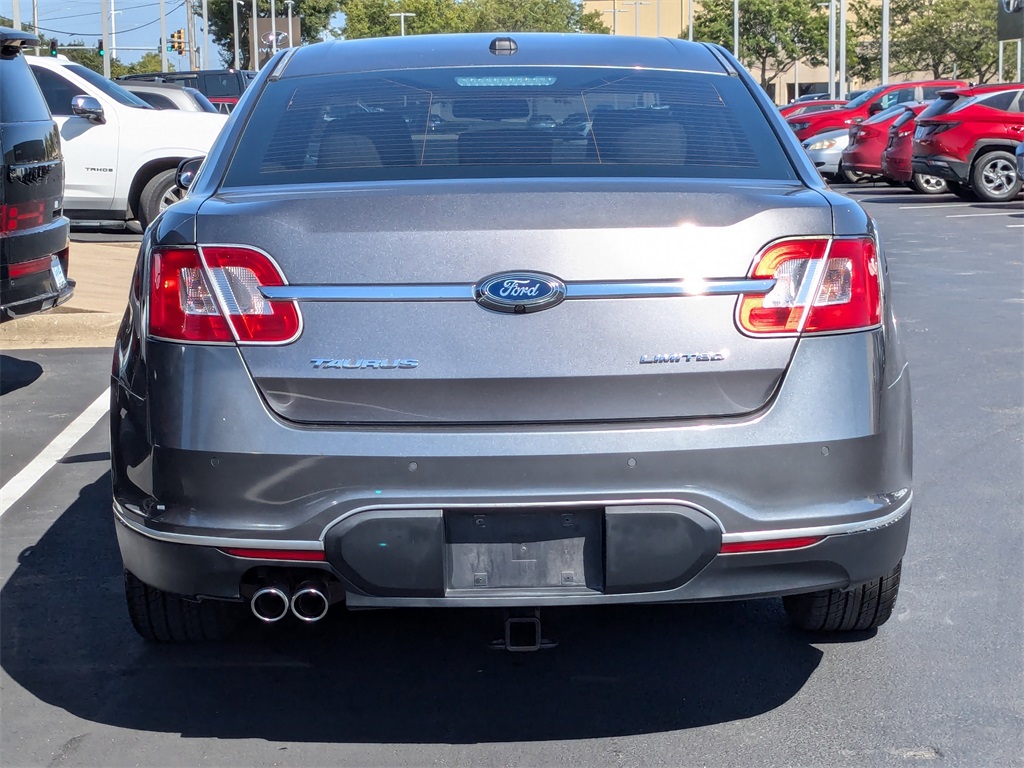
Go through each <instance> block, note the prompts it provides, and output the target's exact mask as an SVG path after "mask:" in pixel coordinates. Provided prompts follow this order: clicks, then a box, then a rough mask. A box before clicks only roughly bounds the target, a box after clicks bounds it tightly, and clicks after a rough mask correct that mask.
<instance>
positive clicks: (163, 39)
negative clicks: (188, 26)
mask: <svg viewBox="0 0 1024 768" xmlns="http://www.w3.org/2000/svg"><path fill="white" fill-rule="evenodd" d="M160 71H161V72H166V71H167V14H166V13H165V12H164V0H160Z"/></svg>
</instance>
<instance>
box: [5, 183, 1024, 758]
mask: <svg viewBox="0 0 1024 768" xmlns="http://www.w3.org/2000/svg"><path fill="white" fill-rule="evenodd" d="M842 189H843V190H844V191H847V192H849V193H850V194H851V195H852V196H854V197H855V198H857V199H858V200H860V201H861V203H862V204H863V205H864V206H865V207H866V208H867V210H868V211H869V212H870V213H871V214H872V215H874V216H875V217H876V219H877V220H878V222H879V226H880V229H881V232H882V236H883V238H884V242H885V246H886V251H887V254H888V259H889V269H890V273H891V277H892V284H893V294H894V296H893V297H892V298H893V300H894V301H895V302H896V311H897V317H898V319H899V322H900V328H901V331H902V332H903V333H904V334H905V342H906V345H907V354H908V357H909V359H910V362H911V375H912V378H913V386H914V420H915V424H914V426H915V505H914V513H913V523H912V528H911V539H910V545H909V549H908V552H907V555H906V558H905V560H904V579H903V587H902V590H901V594H900V598H899V602H898V603H897V605H896V611H895V614H894V617H893V619H892V620H891V621H890V622H889V623H888V624H886V625H885V626H884V627H882V628H881V629H880V630H879V631H878V632H877V633H865V634H861V635H857V634H853V635H846V636H843V637H836V636H828V635H822V636H815V635H807V634H801V633H799V632H796V631H794V630H791V629H790V628H789V627H788V625H787V623H786V620H785V617H784V615H783V611H782V607H781V602H780V601H775V600H767V601H756V602H740V603H731V604H717V605H710V604H709V605H691V606H660V607H646V608H639V607H617V608H604V609H562V610H557V611H555V610H552V611H545V612H544V627H545V633H546V634H548V635H549V636H550V637H551V638H552V639H555V640H557V641H558V646H557V647H556V648H554V649H551V650H546V651H541V652H538V653H534V654H510V653H506V652H496V651H492V650H490V649H489V648H488V647H487V646H488V643H489V641H490V640H492V639H494V638H496V637H497V636H498V634H499V633H500V631H501V623H500V620H499V616H498V615H497V614H496V613H492V612H488V611H468V610H462V611H455V610H452V611H433V610H423V611H386V612H360V613H346V612H344V611H339V610H335V611H333V612H332V613H331V615H330V616H329V617H328V619H326V620H325V621H324V622H321V623H320V624H318V625H316V627H314V628H303V627H296V626H293V625H292V626H286V627H280V628H278V627H277V626H275V627H271V628H265V627H261V626H257V625H256V622H255V620H253V621H252V622H250V624H248V625H247V626H246V627H245V628H244V629H243V631H242V632H241V633H240V634H239V635H238V636H237V637H236V638H235V639H233V640H232V641H230V642H227V643H222V644H217V645H208V646H191V647H153V646H148V645H146V644H145V643H144V642H143V641H141V640H140V639H139V638H138V637H137V636H136V635H135V633H134V631H133V630H132V628H131V626H130V624H129V623H128V619H127V616H126V613H125V609H124V601H123V596H122V592H121V589H122V587H121V566H120V559H119V555H118V552H117V547H116V542H115V540H114V531H113V521H112V517H111V512H110V489H109V476H108V470H107V464H106V462H107V461H108V457H109V456H108V438H107V434H106V421H105V419H104V418H103V416H104V401H103V400H102V397H103V395H104V392H105V390H106V387H107V385H108V378H109V369H110V357H111V356H110V352H109V350H107V349H97V348H77V349H30V350H9V351H4V352H3V353H2V356H0V381H2V389H0V394H2V400H0V408H2V421H3V428H2V442H0V451H2V453H0V456H2V461H0V486H2V489H3V490H2V493H0V514H2V517H0V585H2V586H0V694H2V700H0V714H2V717H0V764H2V765H3V766H39V765H51V766H120V765H125V766H128V765H132V766H135V765H138V766H179V765H181V766H184V765H217V766H226V765H238V766H243V765H244V766H256V765H260V766H262V765H268V766H269V765H304V766H317V765H358V766H427V765H439V766H451V765H474V766H510V765H524V766H568V765H573V766H575V765H580V766H583V765H594V766H603V765H614V766H632V765H644V766H648V765H650V766H703V765H706V766H757V767H758V768H760V767H763V766H905V765H912V764H918V763H921V762H924V763H934V764H942V765H951V766H952V765H955V766H1010V765H1021V764H1022V760H1024V758H1022V754H1024V741H1022V739H1024V737H1022V734H1024V693H1022V692H1024V654H1022V653H1021V648H1022V644H1021V641H1022V637H1024V615H1022V606H1024V600H1022V598H1021V593H1022V588H1024V569H1022V567H1021V552H1022V551H1024V533H1022V515H1021V512H1022V510H1024V371H1022V364H1021V361H1022V359H1024V321H1022V319H1024V292H1022V289H1024V265H1022V262H1024V203H1022V202H1021V201H1020V200H1018V201H1016V202H1014V203H1007V204H987V205H986V204H978V203H965V202H962V201H957V200H955V198H953V197H952V196H941V197H937V198H933V197H927V196H924V195H918V194H913V193H911V192H909V190H903V189H894V188H889V187H886V186H884V185H869V186H859V187H843V188H842ZM79 268H80V269H81V268H84V267H83V265H81V264H80V265H79ZM837 375H841V372H837Z"/></svg>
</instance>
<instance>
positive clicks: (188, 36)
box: [185, 2, 196, 70]
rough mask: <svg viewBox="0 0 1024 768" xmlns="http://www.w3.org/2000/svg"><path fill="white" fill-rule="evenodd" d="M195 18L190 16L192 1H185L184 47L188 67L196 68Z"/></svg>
mask: <svg viewBox="0 0 1024 768" xmlns="http://www.w3.org/2000/svg"><path fill="white" fill-rule="evenodd" d="M195 37H196V35H195V19H194V18H193V16H192V3H190V2H186V3H185V49H186V50H187V51H188V68H189V69H192V70H194V69H196V46H195V43H194V41H195Z"/></svg>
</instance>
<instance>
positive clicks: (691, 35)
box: [687, 0, 693, 43]
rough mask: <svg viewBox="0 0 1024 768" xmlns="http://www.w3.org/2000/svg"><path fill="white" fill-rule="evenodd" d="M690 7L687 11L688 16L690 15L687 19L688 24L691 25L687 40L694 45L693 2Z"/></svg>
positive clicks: (691, 1) (691, 0)
mask: <svg viewBox="0 0 1024 768" xmlns="http://www.w3.org/2000/svg"><path fill="white" fill-rule="evenodd" d="M689 6H690V7H689V10H688V11H687V14H688V17H687V18H688V22H687V23H688V24H689V29H690V31H689V34H687V38H688V39H689V41H690V42H691V43H692V42H693V0H690V3H689Z"/></svg>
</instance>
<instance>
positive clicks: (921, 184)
mask: <svg viewBox="0 0 1024 768" xmlns="http://www.w3.org/2000/svg"><path fill="white" fill-rule="evenodd" d="M910 186H911V188H912V189H916V190H917V191H918V192H920V193H921V194H923V195H943V194H945V193H946V192H949V185H948V184H947V183H946V180H945V179H940V178H939V177H938V176H927V175H925V174H923V173H915V174H914V178H913V179H911V181H910Z"/></svg>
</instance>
